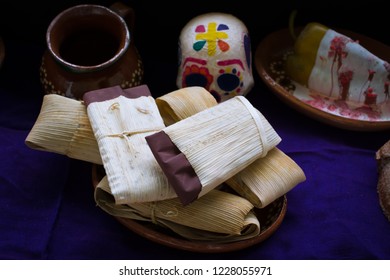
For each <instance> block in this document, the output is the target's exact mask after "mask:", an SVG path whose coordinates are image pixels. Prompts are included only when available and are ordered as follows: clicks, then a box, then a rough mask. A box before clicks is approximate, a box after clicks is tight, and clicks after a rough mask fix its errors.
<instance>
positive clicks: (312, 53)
mask: <svg viewBox="0 0 390 280" xmlns="http://www.w3.org/2000/svg"><path fill="white" fill-rule="evenodd" d="M328 29H329V28H328V27H326V26H324V25H322V24H319V23H315V22H312V23H309V24H307V25H306V27H305V28H304V29H303V30H302V31H301V33H300V34H299V36H298V37H297V39H296V41H295V44H294V50H293V54H292V55H290V56H288V58H287V60H286V66H285V67H286V72H287V74H288V75H289V76H290V78H292V79H293V80H294V81H296V82H298V83H300V84H302V85H305V86H307V85H308V80H309V77H310V74H311V71H312V69H313V67H314V64H315V62H316V57H317V50H318V48H319V47H320V43H321V40H322V38H323V37H324V35H325V33H326V31H327V30H328Z"/></svg>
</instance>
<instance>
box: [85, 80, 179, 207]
mask: <svg viewBox="0 0 390 280" xmlns="http://www.w3.org/2000/svg"><path fill="white" fill-rule="evenodd" d="M100 91H101V92H102V93H103V94H104V93H105V92H104V91H103V90H100ZM117 91H120V92H119V93H118V94H119V96H117V97H114V98H109V99H105V100H102V101H100V100H99V101H94V102H90V101H89V100H88V98H90V97H94V96H96V92H87V93H86V94H85V95H84V101H86V100H88V105H87V113H88V117H89V120H90V123H91V127H92V130H93V132H94V135H95V138H96V140H97V143H98V146H99V151H100V154H101V157H102V160H103V165H104V169H105V171H106V174H107V178H108V181H109V185H110V187H111V192H112V194H113V196H114V197H115V202H116V203H117V204H128V203H134V202H148V201H159V200H164V199H169V198H173V197H176V194H175V192H174V190H173V189H172V188H171V186H170V185H169V183H168V181H167V179H166V177H165V176H164V173H163V172H162V170H161V168H160V167H159V165H158V164H157V162H156V160H155V159H154V157H153V155H152V153H151V151H150V149H149V147H148V145H147V143H146V141H145V137H146V136H147V135H150V134H152V133H155V132H156V131H159V130H160V129H162V128H164V127H165V125H164V123H163V120H162V118H161V116H160V114H159V111H158V108H157V106H156V103H155V100H154V99H153V97H151V96H141V97H138V98H129V97H127V96H126V95H123V94H122V90H121V89H119V88H117Z"/></svg>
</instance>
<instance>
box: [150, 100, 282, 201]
mask: <svg viewBox="0 0 390 280" xmlns="http://www.w3.org/2000/svg"><path fill="white" fill-rule="evenodd" d="M162 132H163V133H165V135H167V136H168V137H169V140H170V141H171V142H172V143H173V146H176V147H177V149H178V150H179V152H180V155H179V156H178V155H176V154H175V155H173V156H172V160H171V159H166V158H163V157H164V156H165V155H166V154H167V152H166V151H167V149H168V148H167V147H166V146H163V147H162V145H160V144H161V142H162V138H160V137H161V136H163V137H164V138H165V139H166V136H165V135H164V134H163V133H161V132H160V133H156V134H153V135H150V136H147V137H146V140H147V142H148V144H149V146H150V147H151V150H152V152H153V154H154V156H155V157H156V159H157V161H158V162H159V164H160V166H162V169H163V170H164V172H165V174H166V175H167V177H168V179H169V180H170V183H171V185H172V186H173V187H174V189H175V191H176V193H177V194H178V196H179V198H180V199H181V200H182V201H183V203H184V204H188V203H190V202H191V201H193V200H194V199H196V198H197V197H201V196H202V195H204V194H206V193H208V192H209V191H211V190H212V189H214V188H215V187H217V186H219V185H221V184H222V183H223V182H224V181H226V180H227V179H229V178H231V177H232V176H234V175H235V174H237V173H238V172H240V171H241V170H243V169H244V168H246V167H247V166H248V165H250V164H251V163H253V162H254V161H255V160H256V159H258V158H263V157H265V156H266V155H267V153H268V151H269V150H271V149H272V148H274V147H275V146H276V145H277V144H278V143H279V142H280V141H281V138H280V137H279V135H278V134H277V133H276V132H275V130H274V129H273V128H272V126H271V125H270V124H269V122H268V121H267V120H266V119H265V117H264V116H263V115H262V114H261V113H260V112H259V111H258V110H257V109H255V108H254V107H253V106H252V104H250V102H249V101H248V100H247V99H246V98H245V97H243V96H236V97H234V98H231V99H229V100H227V101H225V102H223V103H220V104H218V105H217V106H214V107H211V108H209V109H206V110H203V111H201V112H199V113H197V114H195V115H192V116H190V117H188V118H186V119H184V120H181V121H179V122H177V123H175V124H172V125H170V126H168V127H166V128H164V129H163V130H162ZM164 145H165V143H164ZM181 155H184V157H185V158H186V160H188V162H189V165H190V166H191V167H192V168H193V170H194V173H195V175H196V176H197V178H198V179H199V184H197V183H194V184H193V185H194V186H193V187H192V186H191V189H190V188H189V187H188V184H192V182H193V177H194V176H193V175H192V174H190V176H189V177H190V178H189V180H186V179H183V176H185V175H186V174H183V172H181V170H183V163H182V162H179V163H176V162H175V161H174V160H173V159H176V158H179V157H180V156H181ZM186 172H187V171H186ZM176 173H178V175H179V176H177V180H176V178H172V177H174V176H172V174H173V175H175V174H176ZM190 181H191V182H190ZM199 185H200V187H199ZM195 188H196V191H194V189H195Z"/></svg>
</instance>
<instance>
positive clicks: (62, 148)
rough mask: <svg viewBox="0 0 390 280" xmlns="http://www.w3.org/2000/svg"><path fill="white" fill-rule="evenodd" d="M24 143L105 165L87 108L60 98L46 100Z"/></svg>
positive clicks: (47, 97)
mask: <svg viewBox="0 0 390 280" xmlns="http://www.w3.org/2000/svg"><path fill="white" fill-rule="evenodd" d="M25 143H26V145H27V146H28V147H30V148H32V149H36V150H41V151H47V152H53V153H57V154H61V155H66V156H68V157H70V158H74V159H78V160H84V161H88V162H92V163H96V164H102V159H101V156H100V153H99V147H98V144H97V142H96V138H95V136H94V135H93V132H92V128H91V124H90V122H89V118H88V115H87V111H86V108H85V105H84V104H83V102H82V101H79V100H75V99H71V98H67V97H65V96H61V95H58V94H48V95H45V96H44V97H43V101H42V106H41V110H40V113H39V115H38V118H37V120H36V121H35V123H34V125H33V127H32V129H31V130H30V132H29V134H28V135H27V138H26V140H25Z"/></svg>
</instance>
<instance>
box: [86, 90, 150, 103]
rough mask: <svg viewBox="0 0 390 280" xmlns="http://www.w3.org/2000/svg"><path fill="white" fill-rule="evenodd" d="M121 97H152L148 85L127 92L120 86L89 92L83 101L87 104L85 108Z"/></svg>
mask: <svg viewBox="0 0 390 280" xmlns="http://www.w3.org/2000/svg"><path fill="white" fill-rule="evenodd" d="M120 95H123V96H125V97H127V98H138V97H141V96H151V93H150V90H149V88H148V86H147V85H140V86H136V87H131V88H127V89H125V90H123V89H122V88H121V87H120V86H112V87H108V88H102V89H97V90H92V91H88V92H86V93H85V94H84V96H83V100H84V102H85V106H88V105H89V104H91V103H92V102H101V101H106V100H110V99H114V98H116V97H118V96H120Z"/></svg>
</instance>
